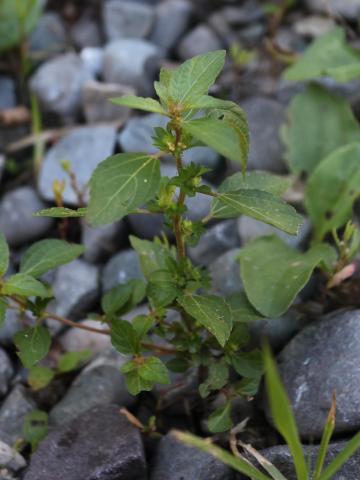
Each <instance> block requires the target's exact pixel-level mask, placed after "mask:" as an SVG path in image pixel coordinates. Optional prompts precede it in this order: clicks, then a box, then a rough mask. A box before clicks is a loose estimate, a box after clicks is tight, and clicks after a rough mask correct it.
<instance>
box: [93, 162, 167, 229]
mask: <svg viewBox="0 0 360 480" xmlns="http://www.w3.org/2000/svg"><path fill="white" fill-rule="evenodd" d="M159 185H160V162H159V159H158V158H155V157H151V156H149V155H146V154H143V153H119V154H117V155H114V156H112V157H109V158H108V159H106V160H104V161H103V162H102V163H100V165H99V166H98V167H97V168H96V170H95V171H94V173H93V175H92V177H91V180H90V202H89V207H88V212H87V216H88V218H89V220H90V223H91V224H92V225H94V226H96V225H102V224H106V223H111V222H114V221H115V220H120V219H121V218H123V217H124V216H125V215H127V214H129V213H130V212H131V211H133V210H134V209H136V208H138V207H140V206H141V205H143V204H144V203H146V202H147V201H148V200H150V199H151V198H153V197H154V195H155V193H156V192H157V190H158V188H159Z"/></svg>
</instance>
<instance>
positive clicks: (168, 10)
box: [150, 0, 193, 51]
mask: <svg viewBox="0 0 360 480" xmlns="http://www.w3.org/2000/svg"><path fill="white" fill-rule="evenodd" d="M192 13H193V8H192V5H191V3H190V2H189V1H187V0H167V1H165V2H161V3H159V5H158V6H157V8H156V18H155V24H154V27H153V29H152V32H151V36H150V40H151V41H152V42H153V43H154V44H155V45H158V46H159V47H161V48H163V49H164V50H165V51H168V50H171V49H172V48H173V47H175V46H176V44H177V42H178V41H179V39H180V38H181V36H182V35H183V34H184V33H185V32H186V30H187V28H188V26H189V23H190V21H191V17H192Z"/></svg>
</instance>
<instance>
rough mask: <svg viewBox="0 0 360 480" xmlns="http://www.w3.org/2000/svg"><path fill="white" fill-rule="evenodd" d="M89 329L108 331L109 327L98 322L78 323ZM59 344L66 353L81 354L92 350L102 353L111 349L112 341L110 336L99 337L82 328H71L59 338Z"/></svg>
mask: <svg viewBox="0 0 360 480" xmlns="http://www.w3.org/2000/svg"><path fill="white" fill-rule="evenodd" d="M78 323H79V324H81V325H85V326H87V327H92V328H97V329H103V330H106V329H107V328H108V326H107V325H106V324H104V323H101V322H99V321H97V320H82V321H80V322H78ZM59 342H60V344H61V346H62V348H63V349H64V350H65V351H66V352H80V351H82V350H90V351H91V352H93V353H101V352H103V351H105V350H109V349H110V348H111V339H110V336H108V335H99V334H98V333H94V332H89V331H87V330H82V329H80V328H70V329H69V330H67V331H66V332H65V333H63V334H62V335H61V336H60V337H59Z"/></svg>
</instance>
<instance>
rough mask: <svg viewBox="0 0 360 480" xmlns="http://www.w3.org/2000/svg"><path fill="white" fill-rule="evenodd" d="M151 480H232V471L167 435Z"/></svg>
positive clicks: (160, 445)
mask: <svg viewBox="0 0 360 480" xmlns="http://www.w3.org/2000/svg"><path fill="white" fill-rule="evenodd" d="M150 478H151V480H170V479H171V480H185V479H186V480H231V479H232V478H233V474H232V471H231V470H230V468H229V467H227V466H226V465H224V464H223V463H222V462H220V461H219V460H217V459H215V458H214V457H213V456H211V455H209V454H207V453H204V452H201V451H200V450H197V449H194V448H191V447H188V446H187V445H184V444H183V443H180V442H178V441H177V440H175V439H174V438H173V437H172V436H171V435H170V434H167V435H165V436H164V437H163V438H162V439H161V441H160V444H159V448H158V452H157V456H156V459H155V463H154V466H153V469H152V472H151V477H150Z"/></svg>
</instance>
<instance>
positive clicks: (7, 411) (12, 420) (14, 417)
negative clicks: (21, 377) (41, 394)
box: [0, 385, 35, 445]
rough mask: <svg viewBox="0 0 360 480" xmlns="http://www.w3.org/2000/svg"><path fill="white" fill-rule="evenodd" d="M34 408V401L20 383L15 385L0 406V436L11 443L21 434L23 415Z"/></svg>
mask: <svg viewBox="0 0 360 480" xmlns="http://www.w3.org/2000/svg"><path fill="white" fill-rule="evenodd" d="M34 408H35V403H34V401H33V400H32V399H31V398H30V397H29V395H28V393H27V392H26V390H25V389H24V387H22V386H21V385H16V386H15V387H14V388H13V389H12V390H11V392H10V393H9V395H8V396H7V397H6V399H5V401H4V403H3V404H2V405H1V408H0V438H1V439H2V440H3V441H5V442H6V443H8V444H9V445H12V444H14V443H15V442H16V440H17V439H18V438H20V437H21V435H22V430H23V425H24V421H25V417H26V415H27V414H28V413H30V412H31V411H32V410H34Z"/></svg>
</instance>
